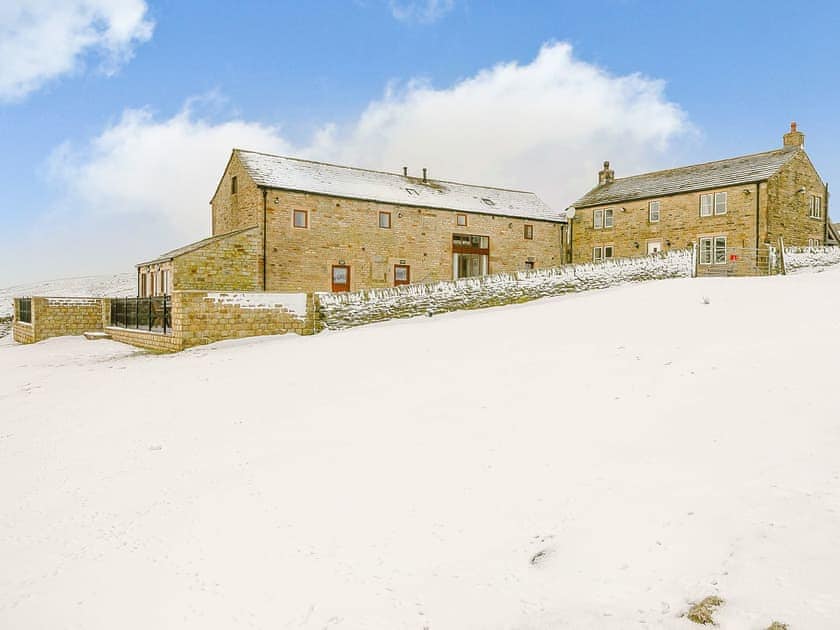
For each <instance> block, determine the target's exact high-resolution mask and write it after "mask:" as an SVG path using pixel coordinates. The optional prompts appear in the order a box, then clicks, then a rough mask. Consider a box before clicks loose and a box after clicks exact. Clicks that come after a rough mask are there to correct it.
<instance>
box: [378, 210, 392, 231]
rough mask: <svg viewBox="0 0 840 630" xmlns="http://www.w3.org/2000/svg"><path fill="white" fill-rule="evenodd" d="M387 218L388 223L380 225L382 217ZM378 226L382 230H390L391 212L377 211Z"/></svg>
mask: <svg viewBox="0 0 840 630" xmlns="http://www.w3.org/2000/svg"><path fill="white" fill-rule="evenodd" d="M384 218H387V219H388V221H387V222H388V225H382V219H384ZM379 227H380V228H381V229H383V230H390V229H391V213H390V212H386V211H384V210H380V211H379Z"/></svg>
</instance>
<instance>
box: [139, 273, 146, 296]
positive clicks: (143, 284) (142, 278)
mask: <svg viewBox="0 0 840 630" xmlns="http://www.w3.org/2000/svg"><path fill="white" fill-rule="evenodd" d="M137 294H138V296H139V297H146V274H145V273H141V274H140V287H139V290H138V291H137Z"/></svg>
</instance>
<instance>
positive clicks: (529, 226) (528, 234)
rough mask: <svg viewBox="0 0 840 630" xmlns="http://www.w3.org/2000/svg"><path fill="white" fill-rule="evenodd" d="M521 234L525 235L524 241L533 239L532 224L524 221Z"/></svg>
mask: <svg viewBox="0 0 840 630" xmlns="http://www.w3.org/2000/svg"><path fill="white" fill-rule="evenodd" d="M523 236H524V237H525V240H526V241H533V240H534V226H533V225H532V224H530V223H526V224H525V226H524V232H523Z"/></svg>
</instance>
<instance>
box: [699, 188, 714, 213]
mask: <svg viewBox="0 0 840 630" xmlns="http://www.w3.org/2000/svg"><path fill="white" fill-rule="evenodd" d="M704 202H708V203H704ZM714 209H715V196H714V194H712V193H702V194H701V195H700V216H701V217H710V216H712V213H713V212H714Z"/></svg>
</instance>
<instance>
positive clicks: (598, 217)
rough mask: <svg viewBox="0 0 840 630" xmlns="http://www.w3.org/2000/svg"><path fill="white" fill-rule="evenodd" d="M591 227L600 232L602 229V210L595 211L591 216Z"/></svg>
mask: <svg viewBox="0 0 840 630" xmlns="http://www.w3.org/2000/svg"><path fill="white" fill-rule="evenodd" d="M592 227H594V228H595V229H596V230H600V229H601V228H602V227H604V211H603V210H596V211H595V212H594V213H593V214H592Z"/></svg>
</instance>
